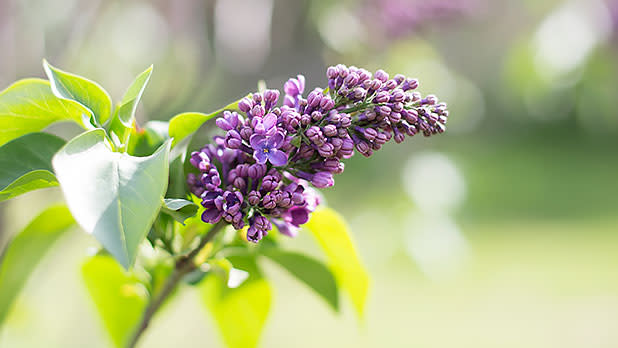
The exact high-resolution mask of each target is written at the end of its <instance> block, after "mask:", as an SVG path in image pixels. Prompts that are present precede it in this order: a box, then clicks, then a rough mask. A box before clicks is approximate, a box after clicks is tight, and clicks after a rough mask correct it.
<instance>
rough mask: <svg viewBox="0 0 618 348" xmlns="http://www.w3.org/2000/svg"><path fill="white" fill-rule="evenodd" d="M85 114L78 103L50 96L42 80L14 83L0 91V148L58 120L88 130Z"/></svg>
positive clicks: (50, 92)
mask: <svg viewBox="0 0 618 348" xmlns="http://www.w3.org/2000/svg"><path fill="white" fill-rule="evenodd" d="M88 113H89V112H88V110H87V109H86V108H84V107H83V106H82V105H80V104H79V103H76V102H74V101H72V100H63V99H59V98H57V97H56V96H54V94H53V93H52V91H51V89H50V87H49V82H47V81H45V80H41V79H25V80H20V81H17V82H15V83H14V84H12V85H11V86H9V87H8V88H7V89H5V90H4V91H2V92H0V145H4V144H5V143H6V142H8V141H11V140H13V139H15V138H18V137H20V136H22V135H24V134H28V133H32V132H38V131H40V130H42V129H43V128H45V127H47V126H49V125H50V124H52V123H54V122H59V121H74V122H76V123H78V124H80V125H82V126H83V127H85V128H88V127H89V126H88V122H87V120H88V117H87V116H86V115H87V114H88Z"/></svg>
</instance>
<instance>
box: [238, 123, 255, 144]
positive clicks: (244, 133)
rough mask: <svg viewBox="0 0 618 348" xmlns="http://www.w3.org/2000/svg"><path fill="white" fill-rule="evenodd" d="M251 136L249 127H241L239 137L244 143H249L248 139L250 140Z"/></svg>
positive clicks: (251, 132) (251, 130) (251, 131)
mask: <svg viewBox="0 0 618 348" xmlns="http://www.w3.org/2000/svg"><path fill="white" fill-rule="evenodd" d="M252 135H253V129H251V127H246V126H245V127H242V128H241V129H240V137H241V138H242V139H243V140H245V141H247V142H248V141H249V139H251V136H252Z"/></svg>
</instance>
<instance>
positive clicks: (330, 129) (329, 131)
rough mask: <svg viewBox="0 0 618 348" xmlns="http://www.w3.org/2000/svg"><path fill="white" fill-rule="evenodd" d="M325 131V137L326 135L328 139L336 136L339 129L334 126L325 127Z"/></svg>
mask: <svg viewBox="0 0 618 348" xmlns="http://www.w3.org/2000/svg"><path fill="white" fill-rule="evenodd" d="M323 131H324V135H326V136H327V137H334V136H335V135H337V127H336V126H335V125H333V124H329V125H326V126H324V128H323Z"/></svg>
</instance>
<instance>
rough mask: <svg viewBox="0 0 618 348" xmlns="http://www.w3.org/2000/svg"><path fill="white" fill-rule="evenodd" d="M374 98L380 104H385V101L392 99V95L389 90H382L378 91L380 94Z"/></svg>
mask: <svg viewBox="0 0 618 348" xmlns="http://www.w3.org/2000/svg"><path fill="white" fill-rule="evenodd" d="M373 100H374V101H375V102H376V103H378V104H384V103H388V101H389V100H390V96H389V94H388V92H385V91H381V92H378V94H376V96H375V98H373Z"/></svg>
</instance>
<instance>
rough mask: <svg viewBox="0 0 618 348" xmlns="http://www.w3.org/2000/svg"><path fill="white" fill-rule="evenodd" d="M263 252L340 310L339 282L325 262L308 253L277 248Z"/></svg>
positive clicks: (335, 308)
mask: <svg viewBox="0 0 618 348" xmlns="http://www.w3.org/2000/svg"><path fill="white" fill-rule="evenodd" d="M263 254H264V255H265V256H267V257H268V258H270V259H271V260H273V261H275V262H276V263H278V264H279V265H280V266H281V267H283V268H285V269H286V270H287V271H288V272H290V274H292V275H293V276H294V277H296V278H297V279H298V280H300V281H301V282H303V283H305V284H306V285H308V286H309V287H310V288H311V289H313V290H314V291H315V292H316V293H318V295H320V296H321V297H322V298H323V299H324V300H325V301H326V302H327V303H328V304H329V305H330V306H331V307H333V309H334V310H335V311H338V310H339V295H338V292H337V283H336V282H335V277H334V276H333V274H332V273H331V271H330V270H329V269H328V267H326V266H325V265H324V264H322V263H321V262H319V261H317V260H315V259H312V258H310V257H308V256H306V255H303V254H299V253H295V252H291V251H285V250H281V249H277V248H269V249H265V250H264V251H263Z"/></svg>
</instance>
